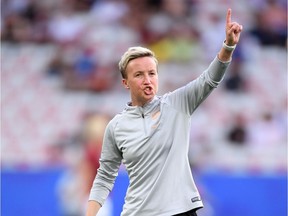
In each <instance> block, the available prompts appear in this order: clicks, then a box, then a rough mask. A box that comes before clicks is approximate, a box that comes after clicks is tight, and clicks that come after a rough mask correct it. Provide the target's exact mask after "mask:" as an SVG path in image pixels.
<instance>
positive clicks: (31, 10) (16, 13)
mask: <svg viewBox="0 0 288 216" xmlns="http://www.w3.org/2000/svg"><path fill="white" fill-rule="evenodd" d="M1 5H3V7H4V10H3V11H4V18H5V19H4V20H3V24H2V25H3V26H2V31H1V36H2V40H4V41H9V42H36V43H46V42H48V41H49V36H48V34H47V22H48V20H49V18H50V17H49V13H50V11H49V8H47V7H45V5H43V4H41V3H39V2H37V1H35V0H27V1H11V2H8V1H7V2H6V1H5V2H4V3H3V4H1ZM5 10H7V11H5Z"/></svg>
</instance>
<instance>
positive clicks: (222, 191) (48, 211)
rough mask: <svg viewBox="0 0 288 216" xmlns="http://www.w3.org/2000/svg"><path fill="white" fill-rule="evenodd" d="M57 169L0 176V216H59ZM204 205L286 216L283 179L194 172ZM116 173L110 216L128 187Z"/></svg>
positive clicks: (224, 211)
mask: <svg viewBox="0 0 288 216" xmlns="http://www.w3.org/2000/svg"><path fill="white" fill-rule="evenodd" d="M61 174H63V170H61V169H49V170H38V171H8V170H3V171H2V173H1V180H2V181H1V202H2V203H1V215H2V216H16V215H17V216H18V215H25V216H36V215H41V216H59V215H60V209H59V202H58V198H57V194H56V185H57V183H58V180H59V178H60V176H61ZM194 176H195V181H196V183H197V185H198V187H199V189H200V191H201V194H202V196H203V199H204V204H205V202H206V203H209V204H210V205H212V206H213V210H214V212H215V214H214V216H243V215H245V216H272V215H273V216H274V215H275V216H287V175H286V174H283V175H247V174H246V175H227V174H225V173H213V174H211V173H210V174H209V173H200V172H195V173H194ZM128 182H129V181H128V177H127V174H126V172H120V173H119V176H118V177H117V179H116V182H115V186H114V189H113V191H112V193H111V197H112V200H113V207H114V209H113V212H114V216H119V215H120V212H121V211H122V206H123V203H124V196H125V193H126V189H127V186H128Z"/></svg>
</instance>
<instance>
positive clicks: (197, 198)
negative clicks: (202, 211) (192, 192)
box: [191, 196, 201, 203]
mask: <svg viewBox="0 0 288 216" xmlns="http://www.w3.org/2000/svg"><path fill="white" fill-rule="evenodd" d="M191 201H192V202H193V203H194V202H197V201H201V199H200V197H199V196H197V197H193V198H192V199H191Z"/></svg>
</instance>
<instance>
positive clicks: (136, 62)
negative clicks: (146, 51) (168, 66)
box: [126, 56, 157, 73]
mask: <svg viewBox="0 0 288 216" xmlns="http://www.w3.org/2000/svg"><path fill="white" fill-rule="evenodd" d="M156 69H157V65H156V62H155V60H154V59H153V58H152V57H148V56H145V57H139V58H136V59H133V60H131V61H130V62H129V63H128V65H127V67H126V71H127V72H128V73H131V72H137V71H151V70H155V71H156Z"/></svg>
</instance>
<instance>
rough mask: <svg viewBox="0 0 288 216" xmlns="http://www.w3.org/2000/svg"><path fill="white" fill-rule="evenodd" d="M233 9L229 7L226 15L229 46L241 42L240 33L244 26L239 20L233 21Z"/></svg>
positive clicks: (227, 42)
mask: <svg viewBox="0 0 288 216" xmlns="http://www.w3.org/2000/svg"><path fill="white" fill-rule="evenodd" d="M231 14H232V10H231V9H230V8H229V9H228V10H227V15H226V44H227V45H228V46H234V45H235V44H237V43H238V42H239V39H240V33H241V31H242V29H243V26H242V25H240V24H239V23H237V22H231Z"/></svg>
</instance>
